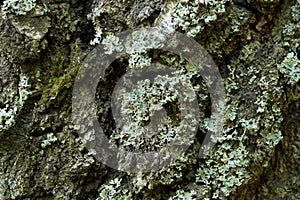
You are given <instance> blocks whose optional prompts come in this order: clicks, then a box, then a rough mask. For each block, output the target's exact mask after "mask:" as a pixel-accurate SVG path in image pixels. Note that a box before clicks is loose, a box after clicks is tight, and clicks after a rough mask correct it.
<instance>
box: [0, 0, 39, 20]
mask: <svg viewBox="0 0 300 200" xmlns="http://www.w3.org/2000/svg"><path fill="white" fill-rule="evenodd" d="M35 6H36V0H21V1H18V0H5V1H3V5H2V13H3V18H4V19H5V18H7V15H8V14H16V15H26V14H27V12H29V11H31V10H32V9H33V8H34V7H35Z"/></svg>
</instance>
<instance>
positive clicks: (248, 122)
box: [0, 0, 300, 200]
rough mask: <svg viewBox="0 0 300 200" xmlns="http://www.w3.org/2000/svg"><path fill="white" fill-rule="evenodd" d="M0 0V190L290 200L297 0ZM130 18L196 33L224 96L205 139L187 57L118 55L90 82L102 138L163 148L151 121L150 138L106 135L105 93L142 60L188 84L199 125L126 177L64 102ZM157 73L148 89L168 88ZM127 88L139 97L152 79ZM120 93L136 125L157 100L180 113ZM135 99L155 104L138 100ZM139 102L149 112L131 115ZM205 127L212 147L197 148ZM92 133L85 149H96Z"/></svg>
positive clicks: (202, 92)
mask: <svg viewBox="0 0 300 200" xmlns="http://www.w3.org/2000/svg"><path fill="white" fill-rule="evenodd" d="M0 3H1V12H0V29H1V31H0V77H1V79H0V91H1V93H0V199H295V200H296V199H300V189H299V188H300V175H299V174H300V167H299V166H300V163H299V162H300V126H299V125H300V81H299V80H300V46H299V42H300V13H299V10H300V1H299V0H293V1H287V0H282V1H280V0H268V1H263V0H244V1H243V0H222V1H210V0H197V1H189V0H180V1H171V0H149V1H139V0H136V1H122V0H117V1H111V0H107V1H96V0H94V1H93V0H87V1H79V0H52V1H50V0H47V1H44V0H43V1H42V0H36V1H34V0H21V1H18V2H14V1H12V0H5V1H1V2H0ZM25 5H27V6H25ZM142 27H144V28H145V27H146V28H147V27H160V28H161V29H162V30H163V31H164V32H167V33H168V34H169V35H171V36H172V35H174V34H175V32H180V33H183V34H185V35H186V36H187V37H189V38H191V39H193V40H195V41H196V42H197V43H198V44H199V45H201V46H202V47H203V48H204V49H205V50H206V51H207V52H208V53H209V55H210V56H211V57H212V59H213V61H214V62H215V64H216V66H217V68H218V71H219V72H220V75H221V77H222V83H223V85H224V89H225V93H226V94H225V97H224V99H221V101H222V102H224V105H223V107H222V108H220V109H223V110H224V114H223V115H222V116H221V117H220V119H219V120H220V121H222V128H221V129H218V130H215V132H214V134H213V135H212V136H211V137H208V135H207V134H206V133H207V130H209V129H210V128H211V127H209V126H208V125H207V123H204V122H205V121H208V122H209V120H210V119H211V118H210V114H212V112H213V111H212V108H213V105H212V103H211V99H212V98H213V96H212V94H209V92H208V91H209V89H208V86H207V85H206V84H207V83H205V79H202V78H201V74H200V75H199V74H197V72H195V71H197V70H194V68H192V70H190V68H189V66H190V65H189V63H188V61H189V60H188V59H186V58H182V57H183V56H182V55H176V54H175V53H170V52H166V51H162V50H159V47H158V48H157V49H155V48H153V46H149V49H147V50H146V51H144V52H142V53H141V52H138V48H139V47H138V46H137V47H136V48H137V49H132V52H133V53H132V54H131V55H126V56H124V57H123V58H119V59H116V60H114V62H113V63H111V66H110V68H108V70H107V71H106V74H105V76H103V77H101V79H100V77H99V80H95V81H99V83H98V87H97V89H96V92H95V99H96V113H97V117H98V122H99V123H100V125H101V127H102V129H103V130H104V133H105V134H106V136H107V138H109V141H110V142H113V141H114V142H116V145H119V146H123V147H124V148H125V149H126V150H127V151H137V150H140V151H143V152H145V151H147V150H153V149H154V148H158V147H160V146H159V145H164V142H163V140H161V138H162V137H163V136H162V135H159V134H157V135H159V136H156V135H155V133H157V132H155V131H154V132H155V133H153V135H151V136H152V138H151V140H150V139H148V140H147V139H145V138H147V137H145V138H144V137H136V136H132V137H134V139H136V140H138V141H139V142H140V143H139V144H136V143H134V142H133V141H130V137H131V135H130V134H133V135H134V134H137V133H138V131H137V130H134V129H130V131H131V133H130V134H129V135H128V134H127V135H126V134H125V133H124V132H122V131H119V132H118V127H117V125H116V124H117V122H118V121H117V120H116V119H114V116H113V108H112V107H113V106H114V105H113V104H111V103H110V102H111V100H112V98H113V97H112V95H113V94H115V93H113V90H114V87H115V86H116V85H117V83H118V80H119V79H121V78H122V76H123V75H124V74H126V73H127V72H128V71H130V70H133V71H134V72H135V71H136V72H138V67H139V66H141V67H143V66H144V65H145V66H147V65H149V63H148V61H151V62H159V63H161V64H164V65H167V66H169V67H171V68H173V69H177V70H178V69H180V70H183V71H184V73H183V74H178V78H177V79H176V78H175V79H174V80H173V79H172V80H173V81H174V82H176V81H178V80H179V79H180V78H179V77H183V79H180V80H188V81H190V82H191V83H192V85H193V88H192V89H193V90H194V92H195V94H196V96H197V98H196V97H195V98H196V100H197V102H198V105H199V111H198V112H199V118H198V119H197V120H198V123H199V127H198V129H197V134H196V137H195V138H194V140H193V142H192V143H191V144H190V146H189V148H188V149H187V151H186V152H185V153H183V154H180V156H179V157H177V159H174V160H172V162H171V164H170V165H167V166H165V167H163V168H162V169H160V170H154V171H151V172H145V173H144V172H134V173H133V172H124V171H120V170H118V169H117V168H113V167H109V166H107V165H105V164H103V162H101V161H100V160H99V159H97V158H96V157H95V156H93V155H94V152H92V151H91V149H90V148H89V147H87V145H86V144H87V143H86V142H87V140H88V139H86V138H83V137H82V135H81V134H80V133H79V131H78V130H79V129H80V128H78V124H76V121H77V119H74V118H73V117H74V113H73V112H74V110H73V109H74V107H72V106H74V105H72V100H73V103H74V88H73V86H74V82H75V80H76V79H77V78H78V74H79V72H80V70H81V69H83V68H84V64H85V62H86V58H87V57H91V54H92V53H93V50H94V49H95V48H100V50H101V51H100V52H105V53H103V55H102V54H101V55H99V57H101V56H102V57H103V56H104V55H106V54H111V55H114V54H113V53H114V52H117V51H121V50H120V49H118V48H117V47H116V46H117V45H116V42H115V41H116V36H118V34H119V33H121V32H123V31H127V30H133V29H138V28H142ZM139 36H140V35H139ZM179 42H180V41H179ZM182 49H184V48H182ZM109 51H111V52H109ZM196 55H197V54H196ZM97 56H98V55H97ZM180 56H182V57H180ZM102 57H101V58H102ZM199 57H201V56H200V55H199ZM96 58H97V57H96ZM193 70H194V71H193ZM206 70H207V71H209V70H210V68H207V69H206ZM189 73H191V75H190V76H188V74H189ZM208 74H209V72H208ZM187 77H190V78H189V79H188V78H187ZM191 77H192V78H191ZM94 78H95V77H94ZM147 78H148V77H147ZM93 81H94V80H91V84H93ZM162 83H163V81H162V82H160V84H158V85H159V86H157V87H158V88H159V89H161V90H159V91H162V90H163V89H162V88H164V89H166V88H167V87H163V86H161V85H162ZM176 83H177V82H176ZM139 84H140V85H139ZM208 85H209V84H208ZM136 86H137V87H140V88H143V91H147V93H148V94H152V93H151V91H150V89H151V88H152V89H153V88H155V87H156V86H155V87H154V85H151V87H149V88H148V89H147V87H146V86H145V85H143V86H142V82H137V84H136ZM145 88H146V89H145ZM195 88H197V89H195ZM171 89H172V88H171ZM166 90H167V89H166ZM122 91H123V90H121V89H120V90H118V91H117V92H116V94H118V95H119V96H121V95H124V94H123V93H122ZM137 91H138V90H137ZM145 93H146V92H145ZM161 94H164V93H163V91H162V92H161ZM166 94H167V93H166ZM125 97H126V98H127V97H128V98H129V97H130V98H131V99H132V100H131V101H130V102H127V103H128V104H126V105H124V104H123V103H122V102H120V104H119V105H115V106H116V107H120V109H123V110H125V111H126V109H127V108H128V109H127V111H126V112H127V114H128V113H129V115H132V116H135V117H140V116H142V117H144V119H142V126H144V127H149V126H148V125H149V124H151V120H152V121H153V120H154V121H155V122H156V123H159V122H158V121H159V120H161V118H155V119H154V118H151V109H152V108H153V109H154V111H153V113H154V112H160V111H161V110H162V108H160V109H161V110H160V109H157V105H162V107H163V109H164V111H165V112H164V111H162V112H161V113H162V114H161V115H163V114H165V115H167V117H169V119H170V120H171V122H170V124H172V125H173V124H175V125H176V123H177V124H178V123H179V122H178V120H180V119H179V118H178V117H177V114H178V113H180V112H181V111H179V110H180V109H179V108H178V106H176V105H175V104H174V105H173V104H172V105H170V104H168V103H165V104H163V103H161V102H160V101H161V99H159V98H160V97H157V96H155V95H154V96H151V97H149V99H147V98H148V96H147V97H144V96H142V95H139V94H137V93H131V94H128V95H127V96H124V98H125ZM72 98H73V99H72ZM88 98H89V97H88V96H87V97H86V99H82V101H83V102H84V101H86V100H87V99H88ZM93 98H94V97H93ZM143 98H145V99H146V100H147V102H148V103H149V102H150V104H151V105H152V106H154V107H151V109H150V108H149V107H147V105H148V104H147V105H146V103H145V105H142V104H138V103H139V102H142V101H143ZM174 98H175V97H174ZM146 100H145V102H146ZM134 102H137V104H134ZM137 105H138V106H137ZM143 106H145V107H147V108H148V109H150V111H147V113H148V114H143V113H142V112H141V111H139V108H143ZM86 109H87V110H88V109H89V108H88V107H87V108H86ZM155 109H157V110H155ZM82 113H83V114H88V112H86V111H85V110H84V109H83V112H82ZM149 113H150V114H149ZM153 115H154V114H153ZM146 119H147V120H146ZM149 119H151V120H149ZM87 123H93V122H87ZM126 123H127V122H126ZM126 123H125V125H124V126H126V125H128V124H130V123H131V122H130V123H129V122H128V123H127V124H126ZM190 124H192V120H191V121H190ZM128 127H130V126H129V125H128ZM187 129H188V128H187ZM187 129H185V130H187ZM180 130H182V129H180ZM165 134H166V135H167V134H169V133H165ZM129 136H130V137H129ZM206 136H207V137H208V138H210V141H214V143H215V145H214V146H213V147H212V148H210V149H209V151H208V152H207V153H206V155H205V156H204V157H199V151H200V149H201V148H202V147H204V146H205V145H206V144H205V138H207V137H206ZM156 137H157V138H158V139H157V138H156ZM149 138H150V136H149ZM153 138H156V139H153ZM152 139H153V141H154V142H153V144H152V143H151V141H152ZM98 142H99V143H97V144H94V145H95V146H97V145H98V146H99V145H100V146H101V145H103V143H102V141H98ZM147 142H150V143H149V144H144V143H147ZM167 142H168V139H167V140H166V143H167ZM169 142H170V141H169ZM139 145H140V146H139ZM97 153H98V152H97ZM117 156H119V155H117ZM106 159H107V160H110V159H112V157H110V156H109V155H107V156H106ZM115 164H116V166H119V167H121V166H122V164H124V163H121V162H119V160H116V161H115ZM125 164H127V163H125ZM130 164H131V165H134V163H130Z"/></svg>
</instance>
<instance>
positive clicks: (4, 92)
mask: <svg viewBox="0 0 300 200" xmlns="http://www.w3.org/2000/svg"><path fill="white" fill-rule="evenodd" d="M18 73H19V69H18V67H17V66H16V65H14V64H12V63H9V62H8V61H7V60H5V59H4V58H0V77H1V82H0V88H1V94H0V105H1V107H0V134H1V133H2V132H3V131H4V130H7V129H9V128H10V127H12V126H13V125H14V124H15V120H16V118H17V116H18V114H19V113H20V111H21V110H22V108H23V106H24V104H25V102H26V100H27V98H28V96H29V95H30V93H31V92H30V89H29V88H30V85H29V83H28V77H27V76H26V74H22V73H20V75H19V77H18ZM16 76H17V77H16Z"/></svg>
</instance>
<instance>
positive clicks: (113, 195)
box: [96, 178, 132, 200]
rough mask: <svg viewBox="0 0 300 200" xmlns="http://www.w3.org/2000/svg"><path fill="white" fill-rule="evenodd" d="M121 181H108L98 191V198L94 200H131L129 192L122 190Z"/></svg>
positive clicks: (117, 179)
mask: <svg viewBox="0 0 300 200" xmlns="http://www.w3.org/2000/svg"><path fill="white" fill-rule="evenodd" d="M121 183H122V179H121V178H115V179H112V180H110V181H109V183H107V184H103V185H102V186H101V187H100V188H99V189H98V191H99V197H98V198H97V199H96V200H110V199H124V200H130V199H132V195H131V193H130V191H129V190H126V189H125V190H124V189H123V190H122V188H121Z"/></svg>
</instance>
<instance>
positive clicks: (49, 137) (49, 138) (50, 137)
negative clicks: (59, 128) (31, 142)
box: [41, 133, 57, 149]
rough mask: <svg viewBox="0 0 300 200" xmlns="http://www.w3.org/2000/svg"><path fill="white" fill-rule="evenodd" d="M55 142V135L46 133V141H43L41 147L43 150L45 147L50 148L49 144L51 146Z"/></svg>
mask: <svg viewBox="0 0 300 200" xmlns="http://www.w3.org/2000/svg"><path fill="white" fill-rule="evenodd" d="M56 141H57V138H56V137H55V135H54V134H53V133H48V134H47V139H45V140H44V141H43V142H42V144H41V147H42V148H43V149H44V148H46V147H47V146H51V144H53V143H54V142H56Z"/></svg>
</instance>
